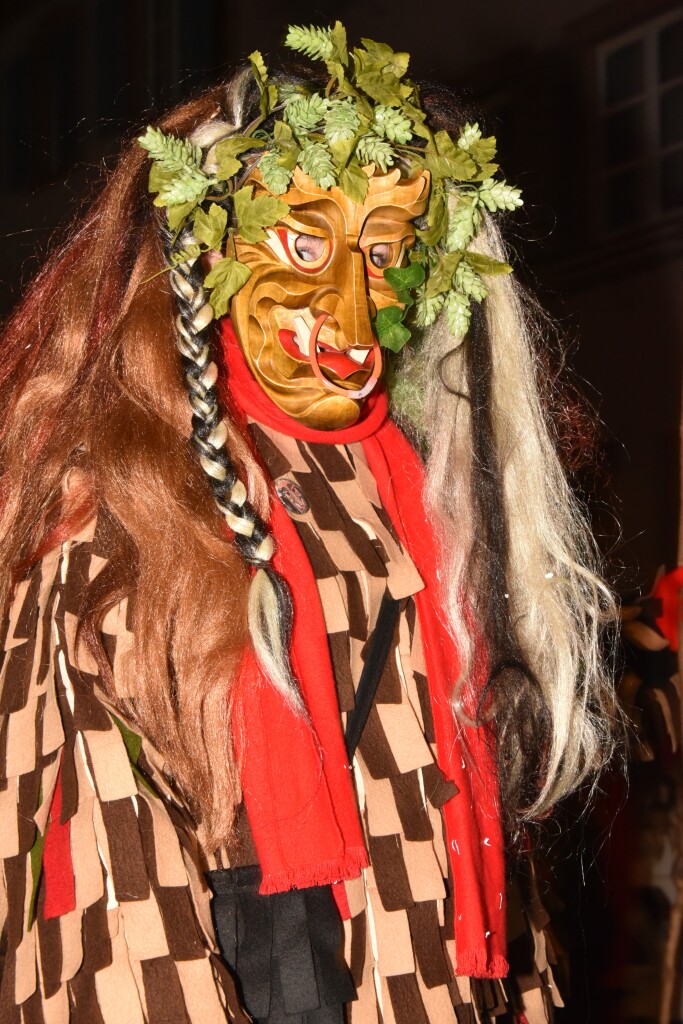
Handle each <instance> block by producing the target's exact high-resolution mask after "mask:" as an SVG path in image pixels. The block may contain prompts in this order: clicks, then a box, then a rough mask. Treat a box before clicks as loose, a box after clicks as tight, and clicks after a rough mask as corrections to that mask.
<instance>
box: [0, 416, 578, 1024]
mask: <svg viewBox="0 0 683 1024" xmlns="http://www.w3.org/2000/svg"><path fill="white" fill-rule="evenodd" d="M252 429H253V433H254V438H255V441H256V443H257V446H258V448H259V451H260V453H261V456H262V458H263V459H264V461H265V463H266V465H267V467H268V470H269V472H270V474H271V476H272V478H273V480H274V481H275V488H276V491H277V493H278V495H279V496H280V500H281V501H282V503H283V505H284V506H285V508H286V509H287V511H288V512H289V513H290V515H291V516H292V519H293V521H294V522H295V524H296V527H297V530H298V532H299V535H300V537H301V539H302V542H303V544H304V547H305V550H306V553H307V555H308V558H309V560H310V562H311V565H312V567H313V570H314V574H315V576H316V580H317V584H318V589H319V593H320V597H321V601H322V606H323V611H324V615H325V622H326V627H327V632H328V640H329V646H330V652H331V656H332V662H333V666H334V671H335V677H336V681H337V688H338V696H339V704H340V711H341V716H342V720H345V718H346V714H347V713H348V711H349V710H350V709H351V708H353V706H354V695H355V688H356V687H357V685H358V680H359V677H360V673H361V670H362V666H363V661H364V655H365V651H366V648H367V644H368V640H369V637H370V635H371V633H372V629H373V626H374V622H375V619H376V616H377V613H378V609H379V605H380V603H381V600H382V596H383V594H384V592H385V589H386V588H388V589H389V591H390V592H391V594H392V596H394V597H396V598H400V599H401V600H402V609H401V614H400V618H399V622H398V626H397V629H396V634H395V637H394V642H393V649H392V651H391V653H390V655H389V659H388V662H387V665H386V667H385V670H384V673H383V676H382V679H381V682H380V687H379V691H378V694H377V697H376V701H375V704H374V706H373V709H372V711H371V713H370V717H369V720H368V724H367V726H366V729H365V731H364V733H363V736H362V738H361V740H360V744H359V748H358V751H357V755H356V759H355V763H354V774H355V781H356V789H357V794H358V801H359V806H360V808H361V812H362V820H363V826H364V830H365V835H366V840H367V844H368V849H369V852H370V858H371V862H372V866H371V868H369V869H368V870H367V871H365V872H364V873H363V876H362V877H361V878H358V879H356V880H354V881H352V882H347V883H345V884H346V893H347V898H348V903H349V907H350V909H351V915H352V916H351V919H350V920H349V921H347V922H346V923H345V955H346V959H347V962H348V963H349V966H350V968H351V973H352V975H353V979H354V982H355V984H356V988H357V992H358V999H357V1000H355V1001H354V1002H352V1003H350V1004H349V1005H348V1009H347V1016H348V1019H349V1020H350V1021H351V1022H353V1024H393V1022H396V1024H427V1022H432V1024H433V1022H438V1024H448V1022H449V1021H451V1022H456V1021H457V1022H458V1024H475V1022H478V1021H482V1022H485V1021H489V1020H491V1019H492V1018H493V1017H499V1016H501V1015H502V1016H503V1018H504V1019H505V1017H507V1019H508V1020H510V1019H514V1018H512V1017H510V1016H509V1014H510V1013H511V1011H513V1010H514V1011H515V1012H521V1013H523V1014H524V1015H525V1017H526V1019H527V1020H528V1021H529V1024H540V1022H544V1021H546V1020H549V1019H551V1016H552V1004H553V1002H558V1001H559V997H558V996H557V991H556V989H555V987H554V982H553V977H552V971H551V968H550V967H549V965H548V955H549V952H550V951H549V950H548V949H547V948H546V939H545V937H544V934H543V932H542V927H541V926H542V924H543V919H542V914H541V913H537V914H536V915H531V917H533V920H532V919H531V917H530V916H529V915H528V914H526V912H523V911H521V910H520V911H519V912H518V914H517V924H516V925H515V928H516V930H517V931H518V932H519V935H518V937H517V939H516V944H517V946H518V948H519V951H520V952H521V964H522V966H520V969H519V971H518V973H517V977H516V978H514V979H513V980H511V981H510V982H509V983H508V982H498V981H474V982H471V983H470V981H469V979H466V978H454V977H453V972H452V968H451V966H450V965H451V963H452V962H453V955H452V953H453V949H452V946H453V936H452V926H451V928H449V925H448V922H449V921H450V920H451V919H452V910H451V908H450V907H449V882H448V863H447V861H448V859H447V857H446V850H445V846H444V833H443V826H442V820H441V814H440V811H439V808H440V806H441V805H442V804H443V802H444V801H445V800H447V799H448V798H449V797H450V796H451V795H453V787H452V784H448V783H447V782H446V781H445V779H444V777H443V775H442V774H441V772H440V771H439V769H438V767H437V764H436V760H435V742H434V735H433V725H432V721H431V714H430V709H429V700H428V697H427V688H426V678H425V666H424V659H423V655H422V646H421V640H420V629H419V623H418V621H417V616H416V613H415V605H414V602H413V600H412V595H413V594H415V593H416V592H417V591H418V590H420V589H421V587H422V581H421V579H420V577H419V575H418V574H417V571H416V569H415V567H414V566H413V564H412V562H411V561H410V560H409V558H408V557H407V556H406V554H405V553H404V552H403V550H402V549H401V547H400V545H399V543H398V541H397V539H396V536H395V534H394V531H393V528H392V526H391V523H390V521H389V518H388V516H387V515H386V513H385V511H384V510H383V508H382V507H381V504H380V501H379V498H378V495H377V489H376V486H375V483H374V479H373V477H372V474H371V473H370V470H369V469H368V466H367V464H366V462H365V458H364V455H363V449H362V446H361V445H360V444H354V445H349V446H335V445H329V444H328V445H318V444H310V445H307V444H305V443H304V442H301V441H296V440H294V439H292V438H288V437H283V436H282V435H280V434H277V433H275V432H274V431H271V430H269V429H268V428H265V427H260V426H256V425H254V426H253V428H252ZM106 560H107V551H106V547H105V544H104V538H103V536H102V534H101V531H99V530H98V529H97V527H96V525H95V524H92V525H91V527H90V528H89V529H88V530H86V531H84V533H83V534H82V535H80V536H79V537H76V538H74V539H73V540H72V541H71V542H69V543H67V544H64V545H63V546H62V548H61V549H59V550H56V551H54V552H52V553H50V554H49V555H48V556H46V557H45V558H44V559H43V561H42V562H41V563H40V564H39V565H37V566H36V567H35V568H34V569H33V570H32V572H31V574H30V575H29V576H28V578H27V579H26V580H24V581H23V582H22V583H20V584H19V585H18V587H17V590H16V594H15V598H14V601H13V604H12V607H11V611H10V615H9V619H8V622H7V623H6V636H5V642H4V649H5V651H6V655H5V660H4V664H3V667H2V676H1V677H0V715H1V716H2V720H1V721H2V726H1V731H0V804H1V806H0V816H1V818H0V820H2V828H1V829H0V857H1V858H2V882H3V884H2V886H0V895H1V897H2V899H3V900H5V899H6V902H7V915H6V927H5V931H4V935H3V951H4V958H5V965H4V973H3V979H2V988H1V990H0V1024H15V1022H16V1024H20V1022H27V1024H34V1022H35V1024H38V1022H40V1024H42V1022H45V1024H51V1022H54V1024H61V1022H64V1021H67V1020H72V1021H75V1022H79V1024H86V1022H87V1024H100V1022H102V1024H137V1022H140V1024H142V1022H145V1021H146V1022H149V1024H162V1022H163V1024H176V1022H178V1024H188V1022H189V1024H199V1022H201V1024H214V1022H216V1024H218V1022H223V1021H225V1020H226V1019H227V1020H240V1019H241V1020H245V1019H247V1018H246V1017H245V1015H244V1014H243V1012H242V1011H241V1009H240V1005H239V999H238V997H237V994H236V990H235V986H234V983H233V980H232V979H231V977H230V975H229V973H228V971H227V970H226V968H225V966H224V965H223V963H222V961H221V959H220V957H219V956H218V953H217V947H216V940H215V936H214V931H213V926H212V921H211V913H210V899H209V892H208V889H207V885H206V881H205V877H204V873H205V871H206V870H208V869H211V868H213V867H216V861H215V860H214V858H212V857H210V856H209V855H207V853H206V851H205V850H203V849H202V848H201V845H200V843H199V841H198V839H197V835H196V831H195V829H194V827H193V823H192V820H191V817H190V815H189V813H188V811H187V808H186V807H185V805H184V803H183V801H182V799H181V798H180V796H179V794H178V793H177V792H176V791H175V790H174V788H173V787H172V785H171V784H170V783H169V779H168V775H167V773H166V772H165V770H164V764H163V763H162V762H161V759H160V757H159V755H158V754H157V753H156V752H155V751H154V750H153V749H152V748H151V746H150V745H149V743H148V742H147V741H146V740H145V739H144V738H142V740H140V739H139V738H138V737H137V736H136V735H135V731H134V729H133V728H131V727H130V726H129V725H127V724H126V723H124V722H122V721H121V717H120V715H118V713H117V714H114V712H113V710H112V708H111V707H110V706H109V705H108V703H107V701H106V699H105V697H104V695H103V693H102V691H101V690H100V688H99V687H98V679H97V673H96V667H95V665H94V664H92V663H91V662H90V661H89V659H88V657H87V656H85V655H84V654H83V653H82V650H79V652H78V654H77V653H76V651H75V635H76V624H77V616H78V612H79V602H80V600H81V598H82V595H83V592H84V587H85V585H86V583H87V582H88V581H89V580H90V579H92V578H93V577H94V575H95V574H96V573H97V572H99V571H100V570H101V569H102V567H103V566H104V565H105V564H106ZM131 617H132V616H130V615H129V610H128V607H127V603H126V602H125V601H124V602H122V603H121V604H120V605H118V606H116V607H115V608H114V609H113V610H112V611H111V612H110V613H109V614H108V615H107V617H106V619H105V621H104V623H103V634H104V644H105V649H106V651H107V654H108V656H109V658H110V661H111V664H112V666H113V670H114V675H115V677H116V674H117V666H118V665H119V663H120V660H121V659H124V658H126V657H127V653H128V652H129V651H130V649H131V645H132V633H131V630H132V628H133V624H132V622H131V621H129V620H130V618H131ZM60 766H61V785H62V793H63V802H62V813H61V820H62V821H67V820H68V821H69V822H70V849H71V857H72V861H73V873H74V878H75V904H76V906H75V909H74V910H73V911H71V912H70V913H68V914H64V915H62V916H61V917H49V916H47V917H46V906H45V894H44V887H42V886H41V884H40V877H39V873H40V856H41V839H40V837H41V834H42V833H44V832H45V828H46V824H47V815H48V811H49V808H50V806H51V803H52V796H53V793H54V789H55V785H56V781H57V776H58V772H59V770H60ZM244 828H246V829H247V832H248V826H244V827H243V829H242V836H243V842H244V846H243V848H242V850H240V851H236V856H235V857H234V858H233V862H241V863H244V860H245V854H246V859H247V860H248V857H249V855H250V851H251V844H250V843H249V837H248V834H246V835H245V833H244ZM223 863H225V860H224V861H223ZM511 902H512V904H513V905H515V901H514V900H513V901H511ZM514 947H515V942H513V943H512V948H513V950H514ZM525 960H526V961H527V963H526V965H525V966H524V961H525ZM517 1019H518V1020H523V1019H524V1018H523V1017H519V1018H517Z"/></svg>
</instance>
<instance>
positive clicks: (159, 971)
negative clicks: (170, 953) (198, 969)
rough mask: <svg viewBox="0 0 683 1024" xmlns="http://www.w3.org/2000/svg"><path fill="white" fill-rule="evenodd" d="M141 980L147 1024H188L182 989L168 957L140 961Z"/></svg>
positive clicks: (174, 968) (173, 965)
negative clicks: (143, 989) (143, 988)
mask: <svg viewBox="0 0 683 1024" xmlns="http://www.w3.org/2000/svg"><path fill="white" fill-rule="evenodd" d="M140 966H141V967H142V979H143V984H144V986H145V999H146V1002H147V1020H148V1021H149V1024H190V1020H189V1017H188V1016H187V1012H186V1010H185V999H184V997H183V988H182V985H181V984H180V978H179V977H178V972H177V970H176V967H175V964H174V963H173V961H172V960H171V958H170V957H167V956H159V957H155V958H154V959H152V960H142V961H141V962H140Z"/></svg>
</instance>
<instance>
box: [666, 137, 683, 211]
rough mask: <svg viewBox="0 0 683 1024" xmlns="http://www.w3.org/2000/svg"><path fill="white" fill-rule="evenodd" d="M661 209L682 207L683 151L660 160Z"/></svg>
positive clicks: (680, 150)
mask: <svg viewBox="0 0 683 1024" xmlns="http://www.w3.org/2000/svg"><path fill="white" fill-rule="evenodd" d="M661 177H662V209H663V210H673V209H674V208H675V207H678V206H683V150H682V149H679V150H678V152H676V153H669V154H668V156H665V157H664V159H663V160H662V175H661Z"/></svg>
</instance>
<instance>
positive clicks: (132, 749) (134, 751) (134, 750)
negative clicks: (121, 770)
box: [109, 712, 159, 797]
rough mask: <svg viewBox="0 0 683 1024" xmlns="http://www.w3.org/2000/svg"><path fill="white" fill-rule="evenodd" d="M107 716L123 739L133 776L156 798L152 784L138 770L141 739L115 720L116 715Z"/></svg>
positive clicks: (118, 720) (119, 720)
mask: <svg viewBox="0 0 683 1024" xmlns="http://www.w3.org/2000/svg"><path fill="white" fill-rule="evenodd" d="M109 714H110V717H111V718H112V719H113V721H114V724H115V725H116V727H117V729H118V730H119V732H120V733H121V737H122V739H123V744H124V746H125V748H126V753H127V754H128V761H129V762H130V766H131V769H132V771H133V775H134V776H135V778H136V779H137V780H138V781H139V782H140V783H141V784H142V785H143V786H144V787H145V789H148V790H149V792H150V793H151V794H152V795H153V796H156V797H158V796H159V794H158V793H157V791H156V789H155V788H154V786H153V785H152V783H151V782H150V781H149V779H148V778H147V776H146V775H143V773H142V772H141V771H140V769H139V768H138V759H139V757H140V752H141V750H142V737H140V736H138V734H137V733H135V732H133V730H132V729H129V728H128V726H127V725H125V724H124V722H122V721H121V719H120V718H117V716H116V715H112V714H111V712H109Z"/></svg>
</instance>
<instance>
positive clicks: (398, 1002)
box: [387, 974, 429, 1024]
mask: <svg viewBox="0 0 683 1024" xmlns="http://www.w3.org/2000/svg"><path fill="white" fill-rule="evenodd" d="M387 986H388V988H389V995H390V996H391V1006H392V1009H393V1011H394V1016H395V1018H396V1024H429V1020H428V1018H427V1011H426V1010H425V1007H424V1003H423V1002H422V996H421V995H420V989H419V987H418V984H417V978H416V977H415V975H414V974H397V975H395V976H394V977H393V978H387Z"/></svg>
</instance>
